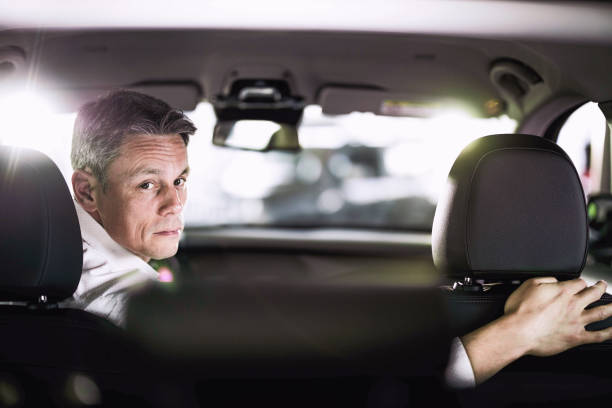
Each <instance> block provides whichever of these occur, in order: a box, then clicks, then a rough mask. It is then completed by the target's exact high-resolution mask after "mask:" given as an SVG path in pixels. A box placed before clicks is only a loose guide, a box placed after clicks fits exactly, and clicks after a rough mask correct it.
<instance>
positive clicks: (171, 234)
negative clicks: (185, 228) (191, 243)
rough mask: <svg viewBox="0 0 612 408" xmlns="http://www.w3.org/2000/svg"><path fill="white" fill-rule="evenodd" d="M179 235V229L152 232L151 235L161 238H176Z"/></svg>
mask: <svg viewBox="0 0 612 408" xmlns="http://www.w3.org/2000/svg"><path fill="white" fill-rule="evenodd" d="M180 233H181V228H177V229H169V230H164V231H158V232H154V233H153V235H159V236H163V237H174V236H178V235H179V234H180Z"/></svg>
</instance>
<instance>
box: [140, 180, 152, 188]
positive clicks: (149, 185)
mask: <svg viewBox="0 0 612 408" xmlns="http://www.w3.org/2000/svg"><path fill="white" fill-rule="evenodd" d="M138 187H139V188H141V189H143V190H152V189H153V183H151V182H150V181H147V182H145V183H142V184H141V185H139V186H138Z"/></svg>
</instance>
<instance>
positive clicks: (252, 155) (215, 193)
mask: <svg viewBox="0 0 612 408" xmlns="http://www.w3.org/2000/svg"><path fill="white" fill-rule="evenodd" d="M33 104H34V102H33V101H29V103H28V105H26V106H35V109H36V112H38V116H41V117H38V118H37V119H36V120H35V121H32V120H31V119H27V120H26V118H25V117H24V120H26V121H25V122H24V121H22V120H15V117H14V116H13V117H12V119H11V120H7V121H3V124H2V133H0V135H1V136H0V143H3V144H9V145H19V146H24V147H30V148H34V149H37V150H40V151H42V152H44V153H46V154H47V155H49V156H50V157H51V158H52V159H53V160H54V161H55V162H56V163H57V164H58V166H59V167H60V170H61V171H62V173H63V174H64V175H65V177H66V180H67V181H68V182H69V180H70V176H71V173H72V169H71V167H70V158H69V155H70V143H71V136H72V126H73V122H74V118H75V116H76V115H75V114H52V113H50V112H49V111H47V110H46V109H45V107H44V106H38V105H36V104H34V105H33ZM21 106H23V105H21ZM7 109H8V108H7ZM13 115H14V114H13ZM22 115H24V114H23V113H22ZM25 116H27V115H25ZM188 116H189V117H190V118H191V119H192V120H193V121H194V123H195V124H196V126H197V127H198V132H197V134H196V135H195V136H193V137H192V138H191V141H190V144H189V150H188V151H189V162H190V167H191V174H190V177H189V182H188V183H189V199H188V203H187V206H186V208H185V224H186V226H187V227H194V228H201V227H216V226H245V225H248V226H253V225H261V226H287V227H288V226H291V227H296V226H297V227H359V228H363V227H366V228H384V229H408V230H423V231H428V230H430V229H431V224H432V220H433V215H434V210H435V205H436V201H437V198H438V194H439V192H440V191H441V189H442V187H443V185H444V183H445V181H446V176H447V174H448V171H449V170H450V167H451V165H452V163H453V161H454V159H455V157H456V156H457V155H458V154H459V152H460V151H461V149H462V148H463V147H464V146H466V145H467V144H468V143H469V142H470V141H472V140H474V139H476V138H478V137H481V136H484V135H488V134H494V133H507V132H513V131H514V129H515V127H516V123H515V122H514V121H513V120H512V119H510V118H508V117H507V116H502V117H498V118H488V119H482V118H473V117H469V116H467V115H466V114H462V113H461V112H454V113H453V112H449V113H448V114H445V115H441V116H437V117H432V118H407V117H391V116H377V115H374V114H371V113H360V112H353V113H351V114H346V115H333V116H332V115H325V114H323V113H322V111H321V108H320V107H319V106H316V105H312V106H308V107H306V109H305V111H304V116H303V120H302V122H301V125H300V127H299V129H298V134H299V140H300V144H301V146H302V150H301V151H300V152H298V153H290V152H278V151H269V152H256V151H247V150H238V149H230V148H224V147H217V146H214V145H213V144H212V143H211V137H212V133H213V128H214V124H215V115H214V112H213V109H212V106H211V105H210V104H209V103H207V102H202V103H200V104H199V105H198V107H197V109H196V110H195V111H193V112H188ZM24 123H28V126H24ZM262 131H263V132H269V130H268V129H265V128H262ZM267 134H269V133H267ZM256 136H257V135H254V138H255V137H256ZM69 184H70V182H69Z"/></svg>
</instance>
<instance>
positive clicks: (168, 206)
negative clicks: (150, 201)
mask: <svg viewBox="0 0 612 408" xmlns="http://www.w3.org/2000/svg"><path fill="white" fill-rule="evenodd" d="M183 202H184V200H183V199H182V197H181V194H180V192H179V191H178V190H177V189H176V188H168V189H167V190H166V191H165V192H164V197H163V202H162V205H161V207H160V213H161V215H166V214H178V213H180V212H181V211H183Z"/></svg>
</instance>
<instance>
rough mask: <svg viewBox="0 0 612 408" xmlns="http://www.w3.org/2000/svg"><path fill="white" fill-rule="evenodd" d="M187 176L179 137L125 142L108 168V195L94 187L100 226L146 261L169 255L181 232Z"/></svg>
mask: <svg viewBox="0 0 612 408" xmlns="http://www.w3.org/2000/svg"><path fill="white" fill-rule="evenodd" d="M188 171H189V168H188V165H187V149H186V147H185V143H184V142H183V139H182V138H181V136H180V135H178V134H173V135H163V136H160V135H135V136H131V137H129V138H128V139H127V141H126V142H124V143H123V145H121V148H120V153H119V156H118V157H117V158H116V159H115V160H113V162H111V164H110V165H109V167H108V169H107V186H106V191H103V190H102V187H101V186H97V187H96V188H94V194H95V196H96V203H97V209H98V214H99V216H100V220H101V222H102V226H103V227H104V229H106V231H107V232H108V234H109V235H110V236H111V237H112V238H113V239H114V240H115V241H116V242H117V243H119V244H120V245H121V246H123V247H124V248H126V249H128V250H130V251H131V252H133V253H135V254H136V255H138V256H139V257H141V258H142V259H144V260H145V261H149V259H150V258H153V259H163V258H168V257H170V256H173V255H174V254H175V253H176V251H177V249H178V242H179V235H180V232H181V231H182V229H183V216H182V211H183V205H185V201H186V200H187V189H186V186H185V182H186V181H187V174H188Z"/></svg>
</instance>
